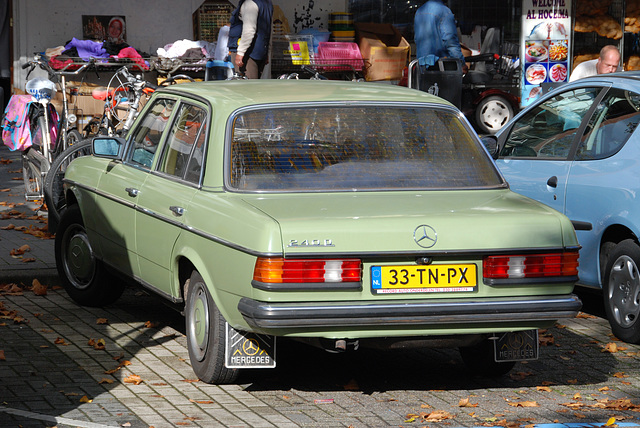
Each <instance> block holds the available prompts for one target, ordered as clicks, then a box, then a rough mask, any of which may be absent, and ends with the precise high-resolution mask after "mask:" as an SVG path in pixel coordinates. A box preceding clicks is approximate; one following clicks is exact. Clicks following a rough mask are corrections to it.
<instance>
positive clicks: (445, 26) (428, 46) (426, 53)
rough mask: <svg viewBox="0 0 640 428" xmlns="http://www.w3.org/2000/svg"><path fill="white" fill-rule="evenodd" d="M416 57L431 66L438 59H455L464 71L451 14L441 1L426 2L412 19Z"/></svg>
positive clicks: (454, 22)
mask: <svg viewBox="0 0 640 428" xmlns="http://www.w3.org/2000/svg"><path fill="white" fill-rule="evenodd" d="M414 32H415V42H416V57H417V58H418V59H420V58H424V60H423V61H424V62H426V64H427V65H433V64H435V62H436V61H437V60H438V59H439V58H446V57H448V58H456V59H458V60H460V61H461V62H462V68H463V71H466V65H465V62H464V55H462V49H461V48H460V40H459V39H458V30H457V28H456V21H455V19H454V17H453V12H451V9H449V8H448V7H447V6H446V5H445V4H444V3H443V2H442V0H428V1H427V2H426V3H425V4H423V5H422V6H421V7H420V8H419V9H418V10H417V12H416V15H415V17H414Z"/></svg>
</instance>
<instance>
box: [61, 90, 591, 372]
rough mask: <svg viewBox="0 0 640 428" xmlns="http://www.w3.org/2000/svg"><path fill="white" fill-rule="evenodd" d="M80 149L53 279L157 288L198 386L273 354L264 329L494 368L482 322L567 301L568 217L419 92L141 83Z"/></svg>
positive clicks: (523, 322)
mask: <svg viewBox="0 0 640 428" xmlns="http://www.w3.org/2000/svg"><path fill="white" fill-rule="evenodd" d="M92 145H93V153H94V154H93V156H82V157H79V158H78V159H75V160H73V161H72V162H71V163H70V164H69V166H68V168H67V170H66V173H65V178H64V180H65V198H66V199H65V200H66V206H67V208H66V209H65V211H64V213H63V215H62V217H61V221H60V225H59V228H58V231H57V234H56V262H57V265H58V269H59V272H60V274H61V276H62V278H63V280H64V285H65V289H66V290H67V292H68V293H69V295H70V296H71V297H72V298H73V299H74V300H76V301H77V302H79V303H80V304H84V305H105V304H109V303H113V302H114V301H115V300H116V299H118V298H119V297H120V295H121V293H122V290H123V287H124V283H123V282H122V279H121V278H123V277H124V278H128V279H130V280H132V281H135V282H136V283H138V284H141V285H142V286H144V287H146V288H147V289H149V290H151V291H154V292H156V293H158V294H159V295H160V296H163V297H165V298H166V299H168V300H169V301H171V302H172V303H174V304H175V305H176V306H178V307H179V308H180V309H181V310H183V311H184V315H185V323H186V328H185V330H186V336H187V347H188V350H189V356H190V362H191V365H192V367H193V370H194V372H195V373H196V375H197V376H198V377H199V378H200V379H202V380H203V381H206V382H211V383H228V382H233V381H234V380H235V379H236V377H237V375H238V373H239V371H240V370H242V368H246V367H273V365H274V364H276V363H277V356H276V355H275V349H276V348H275V345H272V344H271V342H270V341H268V340H267V338H275V343H281V342H282V340H297V341H301V342H305V343H307V344H310V345H314V346H318V347H321V348H323V349H326V350H328V351H331V352H342V351H352V350H355V349H360V348H366V347H377V348H380V347H390V346H397V345H398V344H399V342H401V343H402V346H409V345H414V346H427V345H426V344H428V345H429V346H455V347H458V348H460V352H461V355H462V357H463V359H464V361H465V363H466V364H467V365H468V366H469V367H470V369H471V370H473V371H477V372H479V373H483V374H485V375H500V374H503V373H506V372H508V371H509V370H510V369H511V367H512V366H513V364H514V362H513V361H512V360H511V361H507V362H497V361H496V359H495V357H494V344H495V341H494V340H493V339H492V338H495V337H501V336H502V335H503V334H504V333H510V332H522V331H530V330H534V331H535V330H537V329H540V328H548V327H550V326H553V325H554V323H555V322H556V321H557V320H559V319H562V318H567V317H573V316H575V315H576V314H577V312H578V310H579V309H580V306H581V302H580V300H579V299H578V298H577V297H576V296H575V295H574V294H572V292H573V284H574V282H575V280H576V278H577V273H578V270H577V269H578V249H579V247H578V244H577V241H576V236H575V232H574V230H573V227H572V225H571V223H570V222H569V220H568V219H567V218H566V217H565V216H563V215H562V214H560V213H558V212H556V211H554V210H552V209H550V208H548V207H545V206H544V205H542V204H540V203H538V202H534V201H532V200H530V199H528V198H525V197H522V196H519V195H517V194H515V193H513V192H512V191H510V190H509V187H508V185H507V183H506V182H505V181H504V179H503V178H502V176H501V175H500V173H499V172H498V170H497V168H496V167H495V165H494V163H493V161H492V159H491V158H490V157H489V156H488V154H487V152H486V150H485V149H484V147H483V146H482V144H481V143H480V141H479V140H478V137H477V135H476V134H475V133H474V131H473V129H472V128H471V127H470V126H469V123H468V122H467V121H466V119H465V118H464V117H463V116H462V115H461V114H460V112H459V111H458V110H456V109H455V108H454V107H453V106H451V105H449V104H447V103H446V102H445V101H443V100H441V99H439V98H436V97H433V96H431V95H428V94H426V93H422V92H418V91H414V90H411V89H407V88H401V87H394V86H391V85H384V84H375V83H367V84H366V85H364V84H358V83H354V82H335V81H322V82H320V81H312V82H309V81H302V80H273V81H260V82H257V81H218V82H199V83H184V84H180V85H176V86H174V87H170V88H165V89H160V90H158V91H156V92H155V93H154V94H153V95H152V97H151V99H150V100H149V101H148V102H147V104H146V105H145V108H144V110H143V111H142V112H141V113H140V115H139V117H138V118H137V120H136V122H135V123H134V125H133V127H132V128H131V131H130V132H129V134H128V135H127V137H126V138H120V137H96V138H95V139H94V140H93V143H92ZM116 274H117V276H116ZM280 349H286V348H282V347H280ZM513 355H516V356H523V357H527V358H528V357H529V355H523V354H513Z"/></svg>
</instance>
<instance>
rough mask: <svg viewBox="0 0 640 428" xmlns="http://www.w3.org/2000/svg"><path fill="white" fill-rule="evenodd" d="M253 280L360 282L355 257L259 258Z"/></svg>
mask: <svg viewBox="0 0 640 428" xmlns="http://www.w3.org/2000/svg"><path fill="white" fill-rule="evenodd" d="M253 279H254V280H255V281H259V282H264V283H318V282H360V280H361V279H362V262H361V261H360V260H358V259H336V260H333V259H284V258H262V257H260V258H258V260H257V261H256V267H255V269H254V271H253Z"/></svg>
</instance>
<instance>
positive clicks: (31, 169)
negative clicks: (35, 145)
mask: <svg viewBox="0 0 640 428" xmlns="http://www.w3.org/2000/svg"><path fill="white" fill-rule="evenodd" d="M29 150H35V149H31V148H30V149H29ZM22 180H23V181H24V195H25V199H26V200H28V201H33V200H36V199H40V198H42V189H43V183H42V173H41V172H40V167H39V163H37V161H36V160H35V159H33V156H30V154H29V152H28V151H27V152H25V153H24V154H23V155H22Z"/></svg>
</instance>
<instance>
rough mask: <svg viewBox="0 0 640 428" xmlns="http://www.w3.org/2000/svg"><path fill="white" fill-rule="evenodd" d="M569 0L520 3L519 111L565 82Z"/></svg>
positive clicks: (567, 75) (568, 40)
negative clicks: (520, 89) (543, 89)
mask: <svg viewBox="0 0 640 428" xmlns="http://www.w3.org/2000/svg"><path fill="white" fill-rule="evenodd" d="M570 31H571V0H523V2H522V37H521V39H522V40H521V44H522V50H523V52H524V54H523V55H521V58H522V59H523V60H524V61H523V62H522V64H523V67H522V78H521V85H520V87H521V88H522V94H521V95H522V96H521V100H522V101H521V107H526V106H528V105H529V104H531V103H532V102H534V101H535V100H536V99H537V98H539V97H540V96H541V95H542V88H543V84H549V86H554V85H556V84H561V83H564V82H567V81H569V49H570V47H571V46H570V40H571V37H570Z"/></svg>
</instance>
